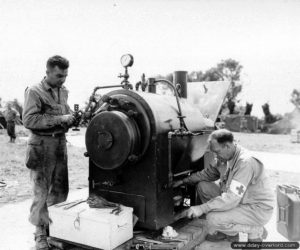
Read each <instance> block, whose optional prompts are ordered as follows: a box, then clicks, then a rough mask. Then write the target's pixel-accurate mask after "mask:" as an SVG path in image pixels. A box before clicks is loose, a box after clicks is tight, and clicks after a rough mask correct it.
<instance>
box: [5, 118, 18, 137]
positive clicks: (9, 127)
mask: <svg viewBox="0 0 300 250" xmlns="http://www.w3.org/2000/svg"><path fill="white" fill-rule="evenodd" d="M15 127H16V124H15V122H11V121H10V122H7V134H8V136H9V137H10V138H12V139H16V132H15Z"/></svg>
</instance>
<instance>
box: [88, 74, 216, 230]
mask: <svg viewBox="0 0 300 250" xmlns="http://www.w3.org/2000/svg"><path fill="white" fill-rule="evenodd" d="M185 73H186V72H185ZM177 78H178V77H177ZM185 79H186V75H185ZM183 84H185V86H184V85H183V86H182V89H183V90H184V91H186V81H185V82H184V81H183ZM150 89H151V92H154V91H153V88H150V86H149V90H150ZM179 104H180V106H181V112H182V115H183V116H184V117H181V118H183V119H184V123H185V126H186V128H188V130H185V131H182V124H181V123H180V119H179V118H178V116H180V115H181V113H180V112H179V110H178V109H179V108H178V107H179V106H178V103H177V100H176V98H175V97H174V96H171V95H159V94H156V93H150V92H142V91H132V90H126V89H120V90H115V91H111V92H108V93H107V94H106V95H105V96H103V97H102V99H101V101H100V103H99V108H98V109H97V111H96V113H95V115H94V117H93V118H92V120H91V122H90V123H89V125H88V128H87V131H86V147H87V153H88V156H89V192H90V194H96V195H100V196H102V197H104V198H106V199H108V200H109V201H113V202H117V203H120V204H123V205H125V206H130V207H133V208H134V214H135V215H136V216H138V218H139V220H138V226H140V227H142V228H148V229H155V230H156V229H159V228H162V227H164V226H166V225H169V224H171V223H172V222H174V220H175V219H174V216H175V212H176V206H178V204H177V205H176V204H175V202H174V197H175V196H177V197H178V194H180V195H181V196H182V193H181V190H180V189H174V190H173V188H172V180H173V179H174V178H175V179H176V178H182V177H185V176H186V175H185V174H189V173H191V172H192V171H196V170H201V169H203V168H204V164H205V161H204V158H205V157H203V156H204V154H205V152H206V148H207V138H208V135H209V134H210V133H211V131H212V130H213V129H214V121H212V120H211V119H208V118H206V117H204V116H203V114H202V113H201V111H200V109H199V108H198V107H197V106H195V105H192V104H191V103H190V102H188V100H187V98H179ZM196 132H199V133H197V134H196ZM194 190H195V189H194V188H193V189H191V190H188V192H187V196H186V197H183V198H189V205H191V204H193V203H195V192H194ZM181 196H179V197H181ZM180 203H181V204H183V203H184V201H183V200H181V202H180Z"/></svg>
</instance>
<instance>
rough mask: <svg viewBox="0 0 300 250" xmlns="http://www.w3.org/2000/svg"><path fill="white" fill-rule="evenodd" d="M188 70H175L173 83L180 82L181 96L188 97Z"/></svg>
mask: <svg viewBox="0 0 300 250" xmlns="http://www.w3.org/2000/svg"><path fill="white" fill-rule="evenodd" d="M187 73H188V72H187V71H175V72H174V76H173V83H174V84H175V86H176V84H180V97H182V98H187Z"/></svg>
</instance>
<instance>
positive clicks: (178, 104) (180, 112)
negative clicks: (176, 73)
mask: <svg viewBox="0 0 300 250" xmlns="http://www.w3.org/2000/svg"><path fill="white" fill-rule="evenodd" d="M158 82H164V83H167V84H168V85H169V87H170V88H172V89H173V91H174V94H175V97H176V102H177V106H178V113H179V115H178V116H177V117H178V118H179V123H180V130H188V129H187V127H186V125H185V122H184V120H183V118H185V116H183V115H182V111H181V106H180V102H179V96H178V92H177V90H176V87H175V86H174V85H173V83H171V82H170V81H168V80H166V79H158V80H155V81H154V83H158Z"/></svg>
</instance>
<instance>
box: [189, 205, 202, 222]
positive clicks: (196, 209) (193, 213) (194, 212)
mask: <svg viewBox="0 0 300 250" xmlns="http://www.w3.org/2000/svg"><path fill="white" fill-rule="evenodd" d="M202 214H203V211H202V209H201V207H200V206H191V207H190V208H189V209H188V210H187V211H186V217H187V218H189V219H193V218H197V217H200V216H201V215H202Z"/></svg>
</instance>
